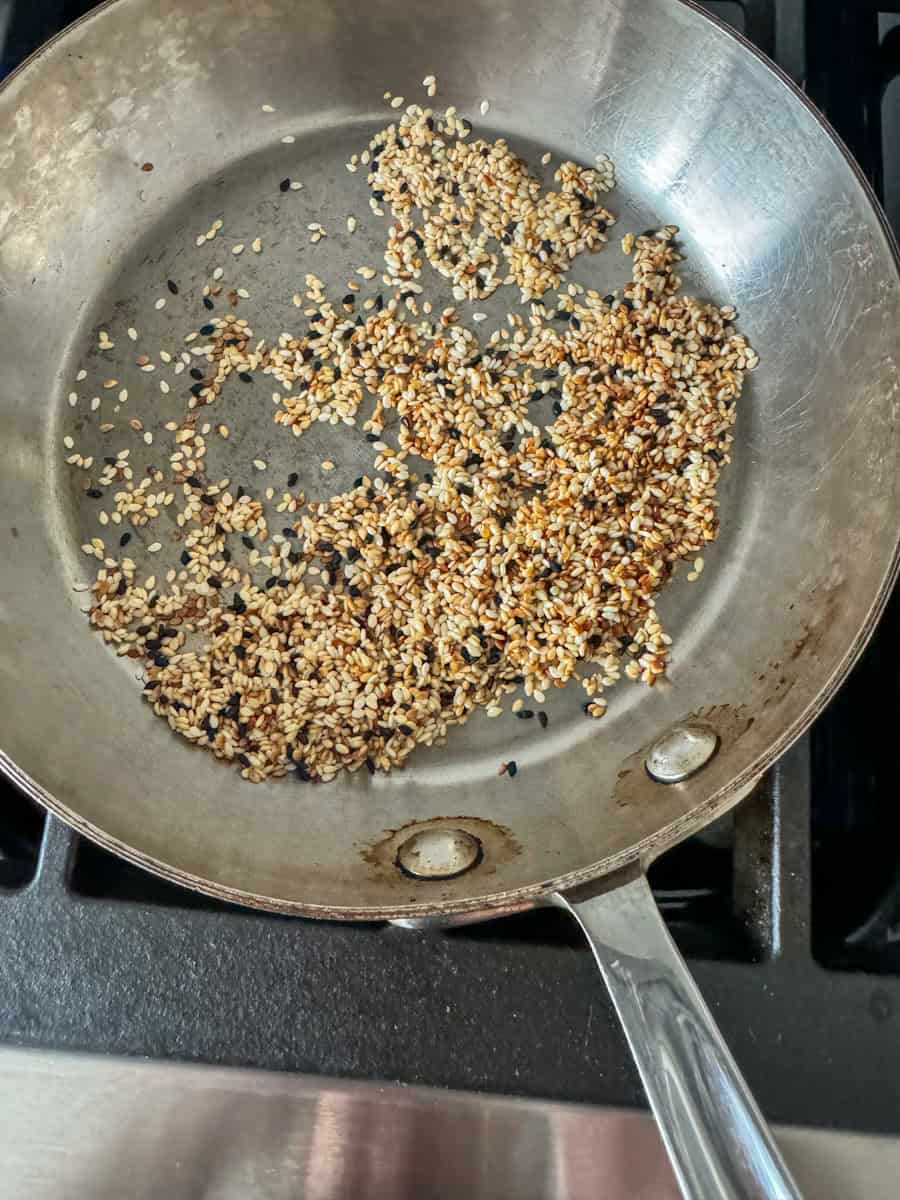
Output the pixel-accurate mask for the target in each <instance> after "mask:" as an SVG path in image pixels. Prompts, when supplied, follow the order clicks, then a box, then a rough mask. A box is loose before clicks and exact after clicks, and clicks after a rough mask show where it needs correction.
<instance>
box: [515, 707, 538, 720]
mask: <svg viewBox="0 0 900 1200" xmlns="http://www.w3.org/2000/svg"><path fill="white" fill-rule="evenodd" d="M516 716H517V717H518V718H519V720H520V721H530V720H531V719H532V717H533V716H534V712H533V710H532V709H530V708H520V709H519V711H518V712H517V713H516Z"/></svg>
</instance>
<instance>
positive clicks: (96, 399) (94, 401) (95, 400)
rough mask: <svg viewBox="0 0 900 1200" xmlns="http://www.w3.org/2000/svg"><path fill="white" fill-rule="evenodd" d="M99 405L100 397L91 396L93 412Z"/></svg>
mask: <svg viewBox="0 0 900 1200" xmlns="http://www.w3.org/2000/svg"><path fill="white" fill-rule="evenodd" d="M99 407H100V397H99V396H92V397H91V412H96V411H97V409H98V408H99Z"/></svg>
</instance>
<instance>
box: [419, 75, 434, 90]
mask: <svg viewBox="0 0 900 1200" xmlns="http://www.w3.org/2000/svg"><path fill="white" fill-rule="evenodd" d="M435 82H436V80H435V77H434V76H433V75H426V76H425V78H424V79H423V80H422V87H424V88H430V87H431V85H432V84H433V83H435Z"/></svg>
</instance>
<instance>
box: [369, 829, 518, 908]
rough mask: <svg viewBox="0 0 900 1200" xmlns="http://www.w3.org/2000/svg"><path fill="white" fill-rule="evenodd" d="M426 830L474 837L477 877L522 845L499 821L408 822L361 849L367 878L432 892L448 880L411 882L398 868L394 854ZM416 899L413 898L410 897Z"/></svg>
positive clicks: (506, 860)
mask: <svg viewBox="0 0 900 1200" xmlns="http://www.w3.org/2000/svg"><path fill="white" fill-rule="evenodd" d="M427 829H464V830H465V831H466V833H470V834H472V836H473V837H475V838H477V839H478V841H479V843H480V844H481V848H482V857H481V861H480V862H479V863H478V865H477V866H475V867H473V868H472V869H471V871H470V872H466V874H471V873H473V872H475V871H477V872H478V874H479V875H494V874H496V872H497V869H498V868H499V867H502V866H505V865H506V864H507V863H510V862H512V861H513V859H515V858H517V857H518V855H520V854H521V853H522V845H521V843H520V842H519V841H518V839H517V838H516V836H515V834H514V833H513V831H512V830H511V829H510V828H508V826H506V825H501V824H500V823H499V822H498V821H489V820H487V819H486V818H484V817H464V816H458V817H432V818H430V819H429V820H427V821H407V822H406V823H405V824H404V825H400V826H399V827H398V828H397V829H386V830H385V831H384V833H382V834H381V835H380V836H379V837H378V838H377V839H376V840H375V841H374V842H370V843H368V844H367V845H365V846H363V847H362V848H361V849H360V851H359V856H360V858H361V859H362V860H363V862H364V863H365V864H366V866H367V867H368V868H369V873H370V875H371V876H372V877H373V878H375V879H378V880H381V881H383V882H385V883H388V884H392V885H395V886H397V887H398V888H400V887H402V888H404V889H407V888H409V886H410V884H411V883H413V882H415V884H417V885H419V886H424V887H427V888H429V889H431V890H433V889H435V888H436V887H438V886H439V885H440V884H441V883H447V882H449V881H448V880H438V879H421V880H415V881H413V880H411V879H410V877H409V876H408V875H406V874H404V873H403V872H402V871H401V870H400V868H399V867H398V866H397V851H398V850H399V849H400V847H401V846H402V845H403V843H404V842H405V841H406V840H407V839H408V838H410V837H411V836H412V835H413V834H414V833H419V832H421V831H423V830H427ZM413 899H416V897H413Z"/></svg>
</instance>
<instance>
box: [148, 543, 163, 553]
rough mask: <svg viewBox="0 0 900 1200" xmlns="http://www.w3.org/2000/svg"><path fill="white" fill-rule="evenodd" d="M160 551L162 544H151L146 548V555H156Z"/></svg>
mask: <svg viewBox="0 0 900 1200" xmlns="http://www.w3.org/2000/svg"><path fill="white" fill-rule="evenodd" d="M160 550H162V542H151V543H150V545H149V546H148V547H147V553H148V554H157V553H158V552H159V551H160Z"/></svg>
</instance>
